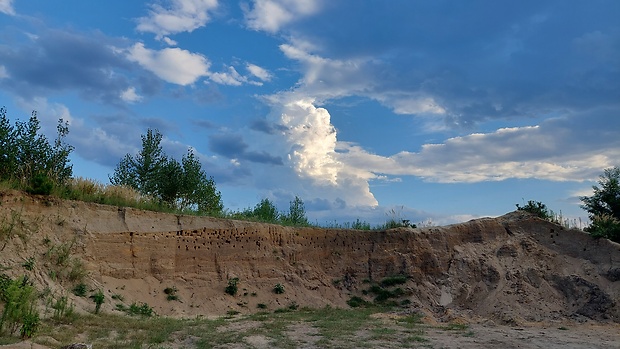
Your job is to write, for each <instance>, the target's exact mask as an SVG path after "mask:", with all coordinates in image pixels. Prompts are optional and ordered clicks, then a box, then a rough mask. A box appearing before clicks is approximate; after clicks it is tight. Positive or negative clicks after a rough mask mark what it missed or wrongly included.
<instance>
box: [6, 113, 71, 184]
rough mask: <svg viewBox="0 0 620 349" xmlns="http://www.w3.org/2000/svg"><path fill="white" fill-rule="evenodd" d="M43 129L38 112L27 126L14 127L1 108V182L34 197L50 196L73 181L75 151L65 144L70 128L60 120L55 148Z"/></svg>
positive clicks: (17, 124) (18, 124) (20, 123)
mask: <svg viewBox="0 0 620 349" xmlns="http://www.w3.org/2000/svg"><path fill="white" fill-rule="evenodd" d="M40 129H41V125H40V122H39V119H38V118H37V113H36V111H35V112H32V115H31V117H30V119H28V121H27V122H19V121H17V122H16V123H15V127H12V126H11V125H10V123H9V120H8V118H7V116H6V109H5V108H0V179H2V180H14V181H16V182H17V183H18V185H19V186H20V187H21V188H23V189H27V190H28V191H31V192H33V193H37V194H49V193H50V192H51V189H52V187H53V186H54V185H56V186H62V185H64V184H65V183H66V181H67V180H68V179H70V178H71V176H72V173H73V168H72V166H71V165H70V164H69V154H70V153H71V152H72V151H73V147H72V146H70V145H68V144H66V143H65V142H64V139H65V137H66V136H67V134H68V133H69V125H68V123H67V122H66V121H64V120H63V119H59V120H58V125H57V127H56V129H57V131H58V136H57V138H56V140H55V142H54V144H53V145H51V144H50V143H49V141H48V139H47V138H46V137H45V136H44V135H42V134H40V133H39V131H40Z"/></svg>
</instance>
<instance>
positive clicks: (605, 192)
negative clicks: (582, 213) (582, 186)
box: [580, 166, 620, 242]
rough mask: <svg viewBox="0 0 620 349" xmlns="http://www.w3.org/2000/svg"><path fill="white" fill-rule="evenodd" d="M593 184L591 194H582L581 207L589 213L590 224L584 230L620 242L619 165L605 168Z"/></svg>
mask: <svg viewBox="0 0 620 349" xmlns="http://www.w3.org/2000/svg"><path fill="white" fill-rule="evenodd" d="M598 184H599V186H600V187H599V186H597V185H594V186H592V189H593V190H594V194H593V195H592V196H582V197H581V198H580V199H581V202H582V203H583V204H582V205H581V208H583V209H584V210H586V211H587V212H588V214H589V217H590V220H591V221H592V224H590V226H589V227H588V228H586V231H587V232H589V233H590V234H592V236H596V237H606V238H608V239H610V240H613V241H616V242H620V167H618V166H616V167H613V168H608V169H605V170H604V172H603V174H602V175H600V176H599V181H598Z"/></svg>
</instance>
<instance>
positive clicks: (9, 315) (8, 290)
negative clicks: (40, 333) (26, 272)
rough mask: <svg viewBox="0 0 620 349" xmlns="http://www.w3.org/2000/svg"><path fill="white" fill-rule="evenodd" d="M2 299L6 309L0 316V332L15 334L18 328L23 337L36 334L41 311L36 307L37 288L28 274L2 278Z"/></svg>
mask: <svg viewBox="0 0 620 349" xmlns="http://www.w3.org/2000/svg"><path fill="white" fill-rule="evenodd" d="M0 286H1V287H2V289H1V291H2V294H1V296H2V300H3V301H4V310H3V311H2V316H1V317H0V334H2V333H5V331H6V333H7V334H8V335H13V334H15V333H16V332H17V331H18V330H19V333H20V335H21V336H22V338H29V337H31V336H33V335H34V333H35V332H36V330H37V328H38V326H39V313H38V311H37V309H36V300H37V296H36V290H35V288H34V287H33V286H32V285H31V284H30V283H29V282H28V278H27V277H26V276H24V277H22V278H19V279H16V280H11V279H10V278H8V277H3V278H2V285H0Z"/></svg>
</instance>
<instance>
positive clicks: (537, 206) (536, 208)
mask: <svg viewBox="0 0 620 349" xmlns="http://www.w3.org/2000/svg"><path fill="white" fill-rule="evenodd" d="M516 206H517V211H525V212H529V213H532V214H534V215H536V216H537V217H539V218H542V219H546V220H552V219H553V217H554V214H553V211H551V210H549V209H548V208H547V205H545V204H543V203H542V202H540V201H533V200H529V201H528V202H527V204H525V205H524V206H519V204H516Z"/></svg>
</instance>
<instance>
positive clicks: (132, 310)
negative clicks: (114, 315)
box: [127, 303, 153, 317]
mask: <svg viewBox="0 0 620 349" xmlns="http://www.w3.org/2000/svg"><path fill="white" fill-rule="evenodd" d="M127 313H128V314H129V315H141V316H146V317H150V316H153V308H151V307H150V306H149V305H148V304H146V303H131V305H130V306H129V309H127Z"/></svg>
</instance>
